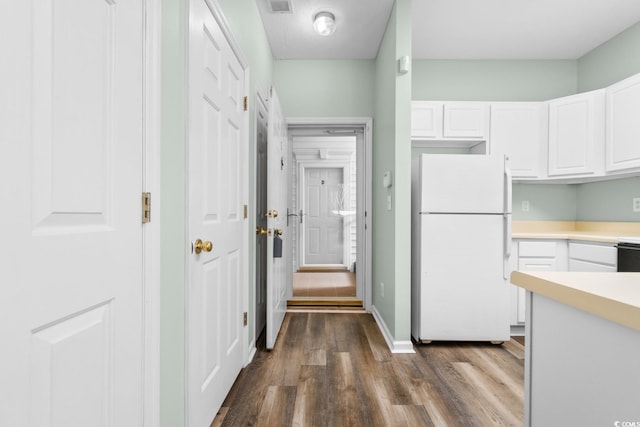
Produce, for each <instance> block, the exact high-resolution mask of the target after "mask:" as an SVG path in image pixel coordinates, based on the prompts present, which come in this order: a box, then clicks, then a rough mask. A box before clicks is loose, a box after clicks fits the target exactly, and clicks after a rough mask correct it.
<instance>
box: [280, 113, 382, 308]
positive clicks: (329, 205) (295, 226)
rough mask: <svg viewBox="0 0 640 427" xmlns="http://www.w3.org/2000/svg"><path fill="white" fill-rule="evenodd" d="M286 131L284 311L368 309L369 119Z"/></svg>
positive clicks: (313, 123)
mask: <svg viewBox="0 0 640 427" xmlns="http://www.w3.org/2000/svg"><path fill="white" fill-rule="evenodd" d="M288 124H289V127H288V134H289V147H290V156H289V158H290V159H291V163H292V167H291V174H290V178H289V191H288V193H289V212H288V214H287V218H288V224H289V226H290V230H291V231H290V232H291V235H292V242H293V244H292V245H291V251H292V254H291V255H292V256H291V259H292V265H291V274H292V277H293V279H292V281H291V282H290V283H292V290H291V292H290V295H292V298H291V299H289V301H288V307H289V310H305V309H310V308H323V309H329V308H331V309H353V308H357V309H363V308H364V309H369V307H370V304H371V290H370V286H368V284H370V283H371V281H370V260H371V248H370V246H371V245H370V244H367V242H370V241H371V235H370V227H368V226H367V223H368V222H369V223H370V221H371V218H370V215H369V213H370V212H371V184H370V183H371V120H370V119H351V120H350V119H346V120H345V119H333V120H332V119H320V120H313V119H295V120H291V119H290V120H289V121H288Z"/></svg>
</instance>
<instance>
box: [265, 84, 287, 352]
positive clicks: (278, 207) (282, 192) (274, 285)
mask: <svg viewBox="0 0 640 427" xmlns="http://www.w3.org/2000/svg"><path fill="white" fill-rule="evenodd" d="M268 122H269V125H268V126H269V132H268V134H269V136H268V142H267V145H268V146H267V208H268V210H267V212H265V215H266V216H267V342H266V346H267V348H268V349H272V348H273V347H274V346H275V343H276V338H277V337H278V332H280V327H281V326H282V321H283V320H284V315H285V314H286V312H287V296H288V295H287V292H288V289H287V274H288V273H289V272H290V269H291V265H290V263H287V259H288V257H287V253H288V245H290V244H291V241H290V236H289V230H288V229H287V175H288V172H287V171H288V170H289V159H288V158H287V157H288V154H289V150H288V144H289V139H288V138H287V124H286V123H285V120H284V116H283V115H282V107H281V106H280V101H279V100H278V95H277V94H276V91H275V89H274V88H273V87H272V88H271V94H270V97H269V121H268ZM280 231H282V234H281V235H279V236H278V237H275V236H276V234H277V233H279V232H280ZM277 238H280V239H282V253H281V255H282V257H274V239H277Z"/></svg>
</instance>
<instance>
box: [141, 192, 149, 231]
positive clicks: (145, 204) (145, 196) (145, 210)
mask: <svg viewBox="0 0 640 427" xmlns="http://www.w3.org/2000/svg"><path fill="white" fill-rule="evenodd" d="M148 222H151V193H142V223H143V224H146V223H148Z"/></svg>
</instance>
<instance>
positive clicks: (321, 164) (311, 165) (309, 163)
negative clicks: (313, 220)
mask: <svg viewBox="0 0 640 427" xmlns="http://www.w3.org/2000/svg"><path fill="white" fill-rule="evenodd" d="M296 164H297V166H298V182H299V184H298V198H297V201H298V208H299V209H298V211H300V209H303V210H304V206H306V202H307V198H306V191H305V185H306V175H305V173H306V171H307V169H324V168H331V169H342V180H343V183H344V181H346V180H347V179H350V176H351V173H350V171H351V167H350V165H349V160H333V161H331V160H329V161H328V160H296ZM344 184H345V185H346V183H344ZM305 214H306V212H305ZM304 224H305V223H304V222H303V224H302V226H301V224H300V221H298V223H297V226H298V228H299V229H300V230H299V232H298V239H297V240H298V266H299V267H307V262H306V259H305V256H304V253H305V250H304V248H305V243H306V240H305V239H306V234H305V232H304V228H305V227H304ZM346 224H347V223H346V221H345V222H343V224H342V264H322V265H325V266H345V267H348V265H347V264H346V260H347V259H348V258H349V244H348V242H349V240H350V235H349V234H350V233H348V228H347V225H346ZM314 265H315V264H314Z"/></svg>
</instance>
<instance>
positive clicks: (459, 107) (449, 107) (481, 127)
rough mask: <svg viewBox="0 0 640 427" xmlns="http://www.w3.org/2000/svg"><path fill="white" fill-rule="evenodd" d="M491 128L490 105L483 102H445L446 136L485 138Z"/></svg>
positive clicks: (443, 132) (443, 133) (444, 124)
mask: <svg viewBox="0 0 640 427" xmlns="http://www.w3.org/2000/svg"><path fill="white" fill-rule="evenodd" d="M488 129H489V105H488V104H485V103H483V102H447V103H445V104H444V116H443V131H442V136H443V137H445V138H452V139H453V138H464V139H467V138H474V139H479V140H481V139H485V138H486V135H487V130H488Z"/></svg>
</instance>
